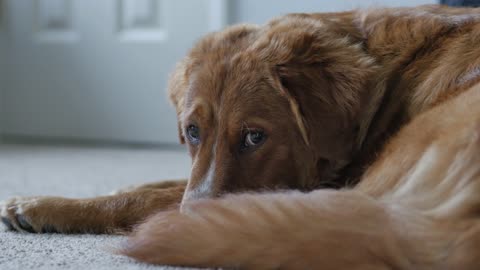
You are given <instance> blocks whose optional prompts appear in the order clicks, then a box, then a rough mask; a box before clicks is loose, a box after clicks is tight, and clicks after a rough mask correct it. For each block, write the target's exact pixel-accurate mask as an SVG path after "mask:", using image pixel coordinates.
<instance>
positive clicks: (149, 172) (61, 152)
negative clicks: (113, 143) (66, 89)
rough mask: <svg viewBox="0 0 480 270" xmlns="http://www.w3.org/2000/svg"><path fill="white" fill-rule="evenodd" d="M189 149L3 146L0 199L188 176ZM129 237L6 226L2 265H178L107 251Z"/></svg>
mask: <svg viewBox="0 0 480 270" xmlns="http://www.w3.org/2000/svg"><path fill="white" fill-rule="evenodd" d="M189 166H190V159H189V157H188V155H187V154H186V153H185V151H184V150H181V149H179V150H159V149H155V150H151V149H135V148H123V149H122V148H118V149H115V148H105V147H101V148H98V147H97V148H94V147H62V146H34V145H0V200H4V199H7V198H8V197H11V196H17V195H20V196H30V195H57V196H68V197H90V196H96V195H103V194H107V193H109V192H110V191H112V190H114V189H117V188H119V187H122V186H128V185H132V184H139V183H143V182H149V181H155V180H159V179H172V178H184V177H186V176H187V174H188V171H189ZM122 240H123V238H122V237H119V236H106V235H100V236H98V235H59V234H45V235H33V234H18V233H13V232H5V230H4V228H3V227H2V225H0V269H1V270H13V269H39V270H43V269H98V270H103V269H126V270H130V269H132V270H143V269H174V268H168V267H155V266H150V265H145V264H139V263H136V262H134V261H132V260H130V259H128V258H124V257H121V256H116V255H112V254H111V253H109V252H108V251H107V249H108V247H109V246H112V245H115V244H116V243H118V242H119V241H122Z"/></svg>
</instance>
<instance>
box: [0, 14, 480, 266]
mask: <svg viewBox="0 0 480 270" xmlns="http://www.w3.org/2000/svg"><path fill="white" fill-rule="evenodd" d="M169 93H170V98H171V100H172V102H173V104H174V105H175V107H176V109H177V113H178V123H179V124H178V127H179V134H180V140H181V142H183V143H186V144H187V146H188V149H189V152H190V155H191V157H192V162H193V163H192V171H191V176H190V178H189V180H188V182H187V181H180V182H166V183H160V184H150V185H146V186H140V187H137V188H134V189H131V190H126V191H123V192H120V193H118V194H116V195H112V196H105V197H100V198H93V199H84V200H72V199H65V198H51V197H34V198H14V199H11V200H9V201H6V202H4V203H3V206H2V211H1V215H2V220H3V221H4V223H5V224H6V225H7V226H8V227H9V228H11V229H13V230H17V231H22V232H62V233H71V232H95V233H105V232H116V231H119V230H130V229H131V228H132V227H133V226H134V225H136V224H139V223H143V224H141V225H139V226H138V227H136V228H135V229H134V232H133V234H132V235H131V237H130V239H129V240H128V242H127V243H126V244H125V246H124V247H123V248H122V249H121V250H120V252H121V253H122V254H126V255H128V256H131V257H133V258H136V259H138V260H140V261H145V262H149V263H156V264H172V265H187V266H207V267H208V266H212V267H235V268H242V269H478V268H479V265H480V220H479V219H478V217H479V214H480V9H458V8H447V7H442V6H422V7H417V8H395V9H388V8H379V9H367V10H356V11H351V12H343V13H323V14H290V15H286V16H283V17H279V18H276V19H274V20H272V21H270V22H269V23H268V24H266V25H263V26H256V25H237V26H233V27H230V28H228V29H226V30H224V31H221V32H217V33H213V34H210V35H208V36H206V37H204V38H203V39H202V40H200V41H199V42H198V44H196V45H195V46H194V48H193V49H192V50H191V51H190V53H189V54H188V55H187V56H186V57H185V59H184V60H183V61H181V62H180V63H179V64H178V66H177V67H176V69H175V71H174V73H173V75H172V77H171V82H170V85H169ZM325 187H330V188H332V187H333V188H337V189H324V188H325ZM272 190H277V191H276V192H275V191H272ZM278 190H283V191H278ZM294 190H297V191H294ZM252 191H256V192H257V193H251V192H252ZM260 191H263V192H262V193H260ZM225 193H241V194H234V195H225ZM218 197H220V198H218ZM179 203H181V206H180V208H177V207H176V205H178V204H179ZM166 209H169V210H167V211H160V210H166ZM159 211H160V212H159ZM147 217H149V218H148V219H147V220H146V221H145V222H144V219H146V218H147Z"/></svg>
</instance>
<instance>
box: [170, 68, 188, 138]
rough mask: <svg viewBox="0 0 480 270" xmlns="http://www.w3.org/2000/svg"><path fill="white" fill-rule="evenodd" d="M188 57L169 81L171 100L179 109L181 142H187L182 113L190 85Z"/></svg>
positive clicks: (178, 120)
mask: <svg viewBox="0 0 480 270" xmlns="http://www.w3.org/2000/svg"><path fill="white" fill-rule="evenodd" d="M187 62H188V60H187V59H184V60H182V61H181V62H179V63H178V64H177V66H176V67H175V70H174V71H173V73H172V74H171V75H170V80H169V83H168V96H169V98H170V102H172V104H173V106H175V110H176V111H177V123H178V137H179V140H180V143H181V144H185V138H184V137H183V131H182V122H181V115H182V113H183V111H184V110H185V94H186V92H187V87H188V82H187V81H188V79H187V74H186V73H187Z"/></svg>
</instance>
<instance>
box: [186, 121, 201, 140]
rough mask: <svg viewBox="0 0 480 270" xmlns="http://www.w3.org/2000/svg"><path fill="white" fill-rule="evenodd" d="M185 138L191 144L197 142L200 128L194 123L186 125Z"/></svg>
mask: <svg viewBox="0 0 480 270" xmlns="http://www.w3.org/2000/svg"><path fill="white" fill-rule="evenodd" d="M186 133H187V138H188V140H189V141H190V142H191V143H192V144H198V143H199V142H200V129H199V128H198V127H197V126H195V125H189V126H188V127H187V132H186Z"/></svg>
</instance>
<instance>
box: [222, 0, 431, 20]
mask: <svg viewBox="0 0 480 270" xmlns="http://www.w3.org/2000/svg"><path fill="white" fill-rule="evenodd" d="M434 3H437V1H433V0H342V1H332V0H316V1H314V0H297V1H292V0H261V1H259V0H233V1H231V7H230V16H231V17H230V22H231V23H238V22H250V23H264V22H266V21H268V20H269V19H271V18H272V17H275V16H278V15H281V14H285V13H290V12H331V11H339V10H349V9H354V8H359V7H370V6H397V7H398V6H415V5H422V4H434Z"/></svg>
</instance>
